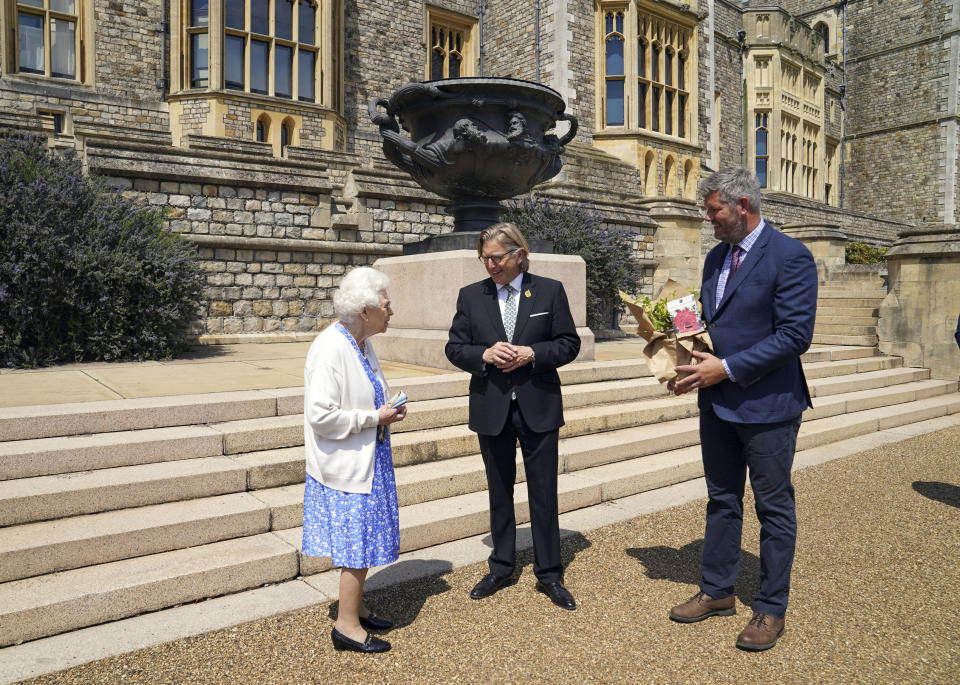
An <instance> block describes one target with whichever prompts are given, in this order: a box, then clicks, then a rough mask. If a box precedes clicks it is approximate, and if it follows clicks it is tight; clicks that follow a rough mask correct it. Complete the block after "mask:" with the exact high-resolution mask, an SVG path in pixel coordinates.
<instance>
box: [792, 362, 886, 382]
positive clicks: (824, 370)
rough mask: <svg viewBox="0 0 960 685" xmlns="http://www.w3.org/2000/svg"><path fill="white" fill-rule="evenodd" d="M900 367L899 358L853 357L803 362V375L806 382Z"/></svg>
mask: <svg viewBox="0 0 960 685" xmlns="http://www.w3.org/2000/svg"><path fill="white" fill-rule="evenodd" d="M901 366H903V359H902V358H900V357H880V356H876V357H854V358H852V359H846V360H840V361H833V362H812V363H806V362H804V364H803V373H804V375H805V376H806V378H807V381H812V380H815V379H818V378H831V377H835V376H843V375H850V374H854V373H864V372H866V371H881V370H883V369H896V368H900V367H901Z"/></svg>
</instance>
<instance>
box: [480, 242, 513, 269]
mask: <svg viewBox="0 0 960 685" xmlns="http://www.w3.org/2000/svg"><path fill="white" fill-rule="evenodd" d="M519 249H520V248H519V247H515V248H513V249H512V250H508V251H507V252H504V253H503V254H482V255H479V256H478V257H477V259H479V260H480V263H481V264H486V263H487V262H491V263H493V264H494V265H496V266H500V264H502V263H503V260H504V259H506V258H507V256H508V255H512V254H513V253H514V252H516V251H517V250H519Z"/></svg>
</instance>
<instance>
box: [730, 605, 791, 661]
mask: <svg viewBox="0 0 960 685" xmlns="http://www.w3.org/2000/svg"><path fill="white" fill-rule="evenodd" d="M783 624H784V620H783V619H782V618H777V617H776V616H771V615H770V614H761V613H760V612H759V611H755V612H753V618H751V619H750V623H748V624H747V627H746V628H744V629H743V631H742V632H741V633H740V635H738V636H737V647H739V648H740V649H747V650H749V651H751V652H760V651H762V650H764V649H770V648H771V647H773V646H774V645H775V644H777V640H778V639H779V638H780V636H781V635H783Z"/></svg>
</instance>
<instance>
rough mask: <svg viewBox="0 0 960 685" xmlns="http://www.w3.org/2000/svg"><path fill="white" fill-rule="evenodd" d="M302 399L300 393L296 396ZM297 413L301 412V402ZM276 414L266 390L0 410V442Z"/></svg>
mask: <svg viewBox="0 0 960 685" xmlns="http://www.w3.org/2000/svg"><path fill="white" fill-rule="evenodd" d="M301 397H302V394H301ZM297 411H298V412H303V403H302V401H301V404H300V408H299V409H298V410H297ZM276 413H277V398H276V397H275V396H274V395H273V394H272V392H271V391H269V390H249V391H242V392H218V393H207V394H201V395H176V396H173V397H147V398H141V399H130V400H105V401H102V402H77V403H70V404H49V405H39V406H26V407H8V408H2V409H0V442H6V441H8V440H31V439H35V438H55V437H60V436H64V435H84V434H88V433H107V432H112V431H127V430H141V429H146V428H165V427H168V426H189V425H194V424H202V423H216V422H221V421H236V420H240V419H253V418H259V417H264V416H274V415H275V414H276Z"/></svg>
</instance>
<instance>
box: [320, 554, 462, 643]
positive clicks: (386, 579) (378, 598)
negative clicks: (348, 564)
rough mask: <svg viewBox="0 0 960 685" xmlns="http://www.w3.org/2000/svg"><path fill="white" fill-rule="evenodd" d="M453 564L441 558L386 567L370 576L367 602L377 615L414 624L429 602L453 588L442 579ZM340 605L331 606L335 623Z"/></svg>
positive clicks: (399, 623) (396, 624) (399, 625)
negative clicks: (431, 598)
mask: <svg viewBox="0 0 960 685" xmlns="http://www.w3.org/2000/svg"><path fill="white" fill-rule="evenodd" d="M452 570H453V564H451V563H450V562H449V561H444V560H441V559H430V560H421V559H411V560H409V561H401V562H400V563H398V564H394V565H392V566H387V567H386V568H384V569H382V570H380V571H378V572H377V573H376V574H375V575H374V574H371V575H370V576H369V577H368V581H367V586H366V587H365V588H364V593H363V594H364V602H365V604H366V605H367V607H368V608H369V609H370V611H372V612H373V613H374V614H376V615H377V616H381V617H383V618H386V619H389V620H390V621H393V624H394V627H396V628H402V627H404V626H408V625H410V624H411V623H413V622H414V621H415V620H416V619H417V616H419V615H420V611H421V610H422V609H423V605H424V604H425V603H426V601H427V599H429V598H430V597H432V596H433V595H439V594H442V593H444V592H447V591H448V590H449V589H450V585H449V584H448V583H447V581H446V580H444V579H443V578H442V576H443V575H445V574H447V573H450V572H451V571H452ZM339 609H340V602H339V601H337V602H334V603H333V604H331V605H330V609H329V611H328V616H329V617H330V618H331V619H334V620H336V617H337V612H338V611H339Z"/></svg>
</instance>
